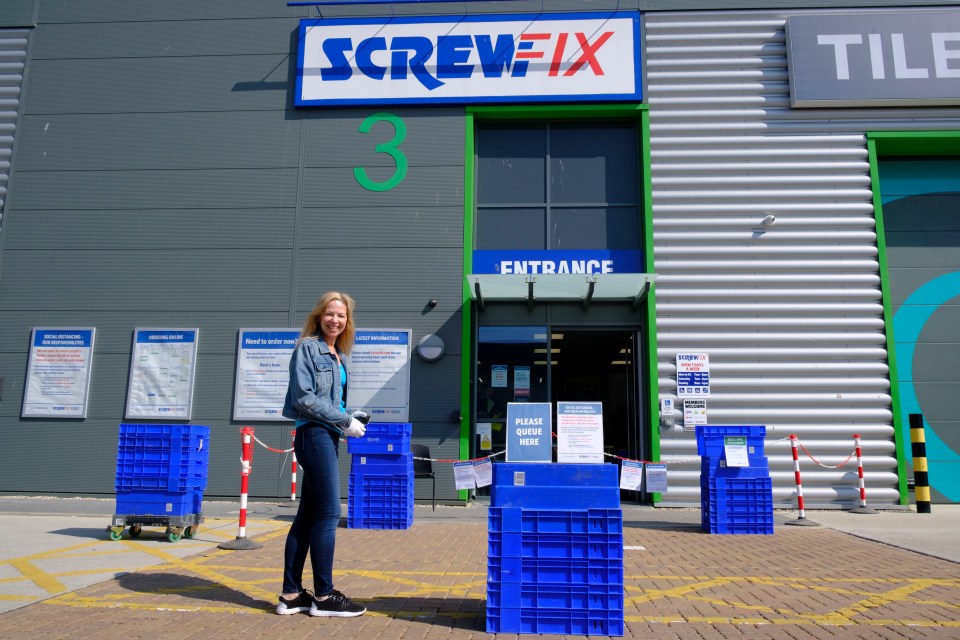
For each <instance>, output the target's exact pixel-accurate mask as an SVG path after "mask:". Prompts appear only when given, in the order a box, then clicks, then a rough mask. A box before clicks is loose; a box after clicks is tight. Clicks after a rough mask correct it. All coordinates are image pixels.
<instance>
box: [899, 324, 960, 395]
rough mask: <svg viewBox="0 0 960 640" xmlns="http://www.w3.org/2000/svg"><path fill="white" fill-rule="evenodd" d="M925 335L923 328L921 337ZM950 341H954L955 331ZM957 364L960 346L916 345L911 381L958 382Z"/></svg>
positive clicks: (958, 368)
mask: <svg viewBox="0 0 960 640" xmlns="http://www.w3.org/2000/svg"><path fill="white" fill-rule="evenodd" d="M954 326H956V325H954ZM926 333H927V331H926V327H924V331H923V334H922V335H923V336H926ZM950 339H952V340H956V331H955V330H954V333H953V335H952V336H950ZM957 363H960V344H958V343H957V342H953V343H949V342H945V341H940V342H927V343H920V344H917V345H916V346H915V347H914V351H913V367H912V368H913V379H914V380H916V381H918V382H934V381H940V380H950V381H960V366H958V364H957ZM901 373H902V371H901ZM954 404H956V403H954Z"/></svg>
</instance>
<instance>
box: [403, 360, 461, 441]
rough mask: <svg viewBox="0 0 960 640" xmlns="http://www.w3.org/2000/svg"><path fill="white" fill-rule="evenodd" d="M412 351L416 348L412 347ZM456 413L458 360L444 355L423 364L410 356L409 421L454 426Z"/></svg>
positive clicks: (457, 406) (458, 388)
mask: <svg viewBox="0 0 960 640" xmlns="http://www.w3.org/2000/svg"><path fill="white" fill-rule="evenodd" d="M414 347H416V345H414ZM459 410H460V358H455V357H450V356H449V355H445V356H444V357H443V358H441V359H440V361H439V362H435V363H426V362H423V361H422V360H420V359H419V356H417V355H416V353H414V354H413V365H412V367H411V369H410V421H411V422H413V423H421V422H435V423H443V424H448V425H452V424H457V425H458V426H459V423H458V422H457V421H456V420H455V419H454V418H455V416H456V415H458V413H459Z"/></svg>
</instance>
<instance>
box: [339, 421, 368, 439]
mask: <svg viewBox="0 0 960 640" xmlns="http://www.w3.org/2000/svg"><path fill="white" fill-rule="evenodd" d="M366 432H367V428H366V427H365V426H363V423H362V422H360V421H359V420H357V419H356V418H350V426H349V427H347V428H346V429H344V430H343V435H345V436H347V437H348V438H360V437H363V434H365V433H366Z"/></svg>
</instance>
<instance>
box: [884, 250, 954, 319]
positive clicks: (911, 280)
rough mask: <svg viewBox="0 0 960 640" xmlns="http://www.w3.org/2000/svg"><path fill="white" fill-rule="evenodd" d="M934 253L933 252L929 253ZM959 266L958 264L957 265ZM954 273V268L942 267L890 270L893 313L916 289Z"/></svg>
mask: <svg viewBox="0 0 960 640" xmlns="http://www.w3.org/2000/svg"><path fill="white" fill-rule="evenodd" d="M930 253H934V252H932V251H931V252H930ZM958 264H960V263H958ZM954 271H956V267H955V266H954V267H949V266H946V265H945V266H944V267H943V268H939V269H925V268H913V269H895V268H892V267H891V268H890V271H889V273H890V302H891V304H892V305H893V309H894V311H896V309H897V308H898V307H899V306H900V305H901V304H903V301H904V300H905V299H906V298H907V297H909V296H910V294H912V293H913V292H914V291H916V290H917V288H918V287H920V286H922V285H925V284H926V283H928V282H930V281H931V280H935V279H936V278H939V277H940V276H943V275H946V274H949V273H952V272H954Z"/></svg>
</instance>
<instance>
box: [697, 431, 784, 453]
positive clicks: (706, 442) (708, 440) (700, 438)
mask: <svg viewBox="0 0 960 640" xmlns="http://www.w3.org/2000/svg"><path fill="white" fill-rule="evenodd" d="M766 435H767V428H766V427H765V426H763V425H744V426H740V425H697V455H700V456H707V457H710V458H723V457H724V454H723V439H724V438H726V437H730V436H739V437H743V438H746V439H747V447H748V448H749V447H753V449H754V451H755V452H756V455H758V456H762V455H764V453H763V440H764V438H765V437H766Z"/></svg>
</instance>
